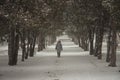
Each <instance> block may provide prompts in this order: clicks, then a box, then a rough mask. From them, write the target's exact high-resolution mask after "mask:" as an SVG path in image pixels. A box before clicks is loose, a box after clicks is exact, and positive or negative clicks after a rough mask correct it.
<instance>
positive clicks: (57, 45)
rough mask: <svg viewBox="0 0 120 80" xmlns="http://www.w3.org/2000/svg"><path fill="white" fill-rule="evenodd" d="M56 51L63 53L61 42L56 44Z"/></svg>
mask: <svg viewBox="0 0 120 80" xmlns="http://www.w3.org/2000/svg"><path fill="white" fill-rule="evenodd" d="M55 49H56V50H57V52H61V51H62V50H63V48H62V44H61V43H60V42H58V43H57V44H56V47H55Z"/></svg>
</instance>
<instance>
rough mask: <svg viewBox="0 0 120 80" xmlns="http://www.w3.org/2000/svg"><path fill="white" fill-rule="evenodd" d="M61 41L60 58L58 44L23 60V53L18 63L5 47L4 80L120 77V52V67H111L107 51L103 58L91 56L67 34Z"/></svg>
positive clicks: (1, 59)
mask: <svg viewBox="0 0 120 80" xmlns="http://www.w3.org/2000/svg"><path fill="white" fill-rule="evenodd" d="M57 40H61V41H62V44H63V51H62V53H61V57H60V58H57V54H56V51H55V44H56V43H55V44H54V45H51V46H48V47H47V48H46V49H45V50H43V51H41V52H37V53H36V55H35V57H33V58H29V59H28V60H26V61H25V62H21V55H19V58H18V64H17V65H16V66H8V65H7V62H8V56H7V51H6V49H7V48H6V47H5V46H3V47H1V48H0V54H1V55H0V80H120V72H118V70H119V69H120V54H119V52H118V54H117V67H108V63H106V62H105V55H104V54H103V59H102V60H98V59H97V58H96V57H93V56H90V55H89V53H88V51H86V52H85V51H83V50H82V49H81V48H79V47H78V45H75V44H74V43H73V42H72V41H71V39H70V38H68V36H67V35H64V36H61V37H58V38H57ZM103 50H105V49H103ZM103 52H105V51H103ZM4 54H6V55H4Z"/></svg>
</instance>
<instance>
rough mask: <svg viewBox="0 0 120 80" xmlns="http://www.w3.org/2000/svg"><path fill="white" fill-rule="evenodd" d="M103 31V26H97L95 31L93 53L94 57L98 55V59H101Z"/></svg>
mask: <svg viewBox="0 0 120 80" xmlns="http://www.w3.org/2000/svg"><path fill="white" fill-rule="evenodd" d="M103 33H104V27H103V26H99V27H98V30H97V33H96V43H95V54H94V55H95V56H96V57H98V59H102V42H103Z"/></svg>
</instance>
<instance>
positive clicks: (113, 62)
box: [109, 27, 117, 67]
mask: <svg viewBox="0 0 120 80" xmlns="http://www.w3.org/2000/svg"><path fill="white" fill-rule="evenodd" d="M116 33H117V31H116V27H112V35H111V54H110V64H109V66H111V67H116V49H117V34H116Z"/></svg>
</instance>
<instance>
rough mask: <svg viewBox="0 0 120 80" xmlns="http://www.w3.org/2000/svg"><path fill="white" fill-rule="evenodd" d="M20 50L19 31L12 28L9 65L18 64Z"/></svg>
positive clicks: (9, 43) (9, 44)
mask: <svg viewBox="0 0 120 80" xmlns="http://www.w3.org/2000/svg"><path fill="white" fill-rule="evenodd" d="M18 49H19V35H18V29H17V28H16V29H15V28H12V27H11V29H10V34H9V42H8V57H9V62H8V65H11V66H13V65H16V64H17V57H18Z"/></svg>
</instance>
